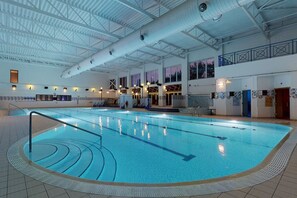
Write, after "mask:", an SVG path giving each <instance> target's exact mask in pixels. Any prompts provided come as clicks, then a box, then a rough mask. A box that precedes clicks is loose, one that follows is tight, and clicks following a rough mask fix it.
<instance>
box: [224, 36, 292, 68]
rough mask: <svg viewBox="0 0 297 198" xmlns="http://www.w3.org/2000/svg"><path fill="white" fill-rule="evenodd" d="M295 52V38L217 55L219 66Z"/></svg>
mask: <svg viewBox="0 0 297 198" xmlns="http://www.w3.org/2000/svg"><path fill="white" fill-rule="evenodd" d="M296 53H297V39H292V40H287V41H281V42H277V43H272V44H269V45H263V46H259V47H255V48H250V49H245V50H240V51H237V52H232V53H227V54H224V55H220V56H219V67H221V66H227V65H233V64H238V63H245V62H250V61H256V60H262V59H267V58H274V57H279V56H286V55H291V54H296Z"/></svg>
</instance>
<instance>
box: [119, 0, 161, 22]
mask: <svg viewBox="0 0 297 198" xmlns="http://www.w3.org/2000/svg"><path fill="white" fill-rule="evenodd" d="M115 1H116V2H118V3H120V4H122V5H124V6H126V7H128V8H130V9H132V10H134V11H136V12H138V13H140V14H142V15H144V16H147V17H149V18H150V19H153V20H154V19H156V18H157V17H156V16H155V15H153V14H151V13H149V12H147V11H146V10H144V9H141V8H139V7H138V6H135V5H134V4H132V3H130V2H129V1H127V0H115Z"/></svg>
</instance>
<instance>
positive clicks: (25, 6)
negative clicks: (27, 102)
mask: <svg viewBox="0 0 297 198" xmlns="http://www.w3.org/2000/svg"><path fill="white" fill-rule="evenodd" d="M184 2H185V0H85V1H82V0H0V60H1V59H2V60H5V61H12V62H21V63H31V64H36V65H42V66H50V67H61V68H64V69H67V68H70V67H71V66H73V65H75V64H78V63H79V62H81V61H82V60H85V59H86V58H89V57H91V56H92V55H93V54H95V53H97V52H99V51H100V50H102V49H104V48H106V47H108V46H109V45H111V44H112V43H114V42H116V41H118V40H119V39H121V38H123V37H126V36H127V35H129V34H130V33H132V32H134V31H135V30H137V29H139V28H141V27H142V26H144V25H145V24H148V23H149V22H151V21H153V20H156V19H157V18H158V17H160V16H162V15H163V14H165V13H167V12H169V11H170V10H172V9H173V8H175V7H176V6H179V5H180V4H182V3H184ZM296 15H297V1H295V0H256V1H255V2H254V3H252V4H249V5H247V6H245V7H242V8H238V9H235V10H233V11H231V12H228V13H226V14H224V15H223V16H222V17H221V18H220V19H218V20H212V21H207V22H204V23H202V24H199V25H197V26H194V27H192V28H189V29H187V30H184V31H182V32H179V33H177V34H174V35H172V36H170V37H167V38H165V39H163V40H160V41H159V42H157V43H154V44H150V45H147V46H145V47H143V48H141V49H139V50H137V51H134V52H132V53H129V54H126V55H125V56H123V57H120V58H117V59H115V60H113V61H110V62H108V63H105V64H104V65H100V66H98V67H96V68H93V69H92V70H93V71H99V72H106V73H110V72H114V71H126V70H128V69H129V68H134V67H140V66H141V65H143V64H144V63H160V61H161V60H162V59H163V58H166V57H170V56H176V57H185V52H186V51H188V50H193V49H199V48H203V47H210V48H213V49H219V48H220V46H221V43H222V41H223V40H227V39H232V38H238V37H243V36H246V35H248V34H254V33H261V34H262V35H263V36H264V37H267V38H268V36H269V32H270V31H273V30H275V29H280V28H281V29H282V28H286V27H287V26H292V25H295V24H297V17H296Z"/></svg>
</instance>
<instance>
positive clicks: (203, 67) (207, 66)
mask: <svg viewBox="0 0 297 198" xmlns="http://www.w3.org/2000/svg"><path fill="white" fill-rule="evenodd" d="M189 70H190V72H189V73H190V75H189V79H190V80H195V79H203V78H214V70H215V68H214V58H208V59H205V60H200V61H195V62H192V63H190V64H189Z"/></svg>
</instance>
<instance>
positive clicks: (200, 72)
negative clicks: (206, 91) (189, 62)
mask: <svg viewBox="0 0 297 198" xmlns="http://www.w3.org/2000/svg"><path fill="white" fill-rule="evenodd" d="M205 64H206V62H205V61H199V62H198V79H200V78H206V68H205Z"/></svg>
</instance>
